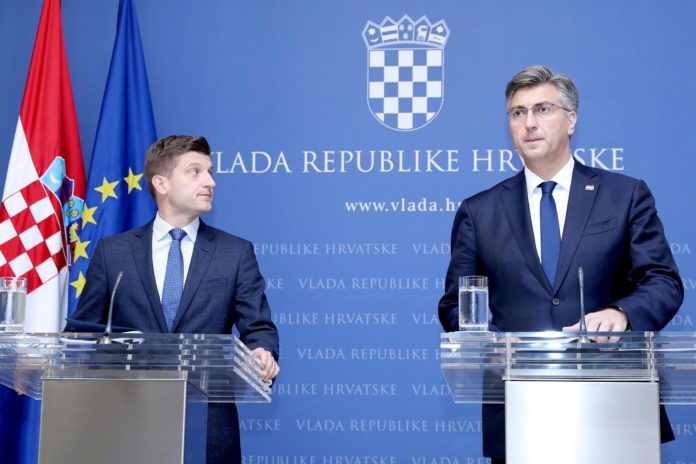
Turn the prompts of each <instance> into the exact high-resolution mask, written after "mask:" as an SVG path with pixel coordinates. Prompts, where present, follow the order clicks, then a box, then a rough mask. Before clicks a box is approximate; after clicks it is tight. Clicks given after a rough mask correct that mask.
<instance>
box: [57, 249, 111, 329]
mask: <svg viewBox="0 0 696 464" xmlns="http://www.w3.org/2000/svg"><path fill="white" fill-rule="evenodd" d="M106 278H107V275H106V261H105V259H104V242H103V241H102V240H100V241H99V242H98V243H97V246H96V247H95V251H94V254H93V255H92V260H91V261H90V263H89V267H88V268H87V278H86V282H85V286H84V287H83V290H82V294H81V295H80V298H79V299H78V302H77V308H76V309H75V312H74V313H73V315H72V319H76V320H79V321H84V322H91V323H96V324H105V323H106V315H107V311H108V300H109V296H108V289H107V281H106ZM67 328H68V329H70V326H68V327H67Z"/></svg>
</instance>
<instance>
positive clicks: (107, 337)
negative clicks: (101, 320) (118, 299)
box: [97, 271, 123, 345]
mask: <svg viewBox="0 0 696 464" xmlns="http://www.w3.org/2000/svg"><path fill="white" fill-rule="evenodd" d="M122 278H123V271H120V272H119V273H118V275H117V276H116V283H114V289H113V291H112V292H111V301H110V302H109V315H108V318H107V320H106V329H105V330H104V334H103V335H102V336H101V337H99V340H97V344H98V345H109V344H111V318H112V317H113V315H114V297H115V296H116V290H118V284H120V283H121V279H122Z"/></svg>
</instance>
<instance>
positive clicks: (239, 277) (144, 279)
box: [73, 136, 280, 463]
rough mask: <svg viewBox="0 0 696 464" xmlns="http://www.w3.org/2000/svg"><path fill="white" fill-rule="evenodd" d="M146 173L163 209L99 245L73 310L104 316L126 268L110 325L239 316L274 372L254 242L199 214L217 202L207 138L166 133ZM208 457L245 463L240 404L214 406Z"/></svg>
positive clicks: (152, 326)
mask: <svg viewBox="0 0 696 464" xmlns="http://www.w3.org/2000/svg"><path fill="white" fill-rule="evenodd" d="M145 177H146V179H147V182H148V186H149V189H150V193H152V195H153V196H154V198H155V201H156V203H157V215H156V217H155V218H154V219H153V220H152V221H151V222H149V223H148V224H146V225H144V226H143V227H140V228H137V229H133V230H130V231H127V232H124V233H122V234H118V235H115V236H112V237H108V238H105V239H103V240H101V241H100V242H99V243H98V244H97V247H96V250H95V252H94V255H93V256H92V261H91V262H90V265H89V269H88V271H87V283H86V285H85V288H84V291H83V293H82V296H81V297H80V300H79V303H78V307H77V309H76V311H75V314H74V315H73V317H74V319H78V320H81V321H87V322H97V323H105V322H106V318H107V310H108V307H109V300H110V295H111V291H112V290H113V285H114V283H115V280H116V276H117V275H118V273H119V272H121V271H124V274H123V281H122V282H121V284H120V290H119V292H118V294H117V295H116V297H115V298H114V310H113V323H114V325H119V326H124V327H132V328H134V329H137V330H140V331H142V332H146V333H159V332H165V333H166V332H180V333H213V334H229V333H232V326H233V325H236V327H237V330H238V331H239V336H240V339H241V340H242V341H243V342H244V343H245V344H246V345H247V346H248V347H249V348H250V349H251V350H252V351H253V353H254V355H256V357H257V358H258V360H259V362H260V364H261V366H262V368H263V378H264V380H270V379H273V378H275V377H276V376H277V375H278V372H279V371H280V368H279V367H278V363H277V359H278V349H279V347H278V332H277V330H276V327H275V325H274V324H273V322H272V321H271V312H270V308H269V306H268V302H267V301H266V295H265V293H264V289H265V283H264V280H263V277H262V276H261V273H260V271H259V266H258V263H257V262H256V257H255V255H254V251H253V247H252V245H251V243H250V242H248V241H246V240H244V239H241V238H239V237H235V236H233V235H230V234H227V233H225V232H223V231H220V230H218V229H215V228H213V227H210V226H208V225H206V224H205V223H204V222H203V221H202V220H201V219H200V218H199V216H200V215H201V214H203V213H206V212H208V211H210V209H211V208H212V204H213V203H212V202H213V189H214V188H215V181H214V180H213V177H212V162H211V152H210V146H209V145H208V142H207V140H206V139H205V138H203V137H189V136H170V137H165V138H163V139H161V140H159V141H157V142H155V143H154V144H153V145H152V146H151V147H150V149H149V150H148V153H147V157H146V159H145ZM177 242H178V243H177ZM175 262H177V263H178V264H177V265H174V263H175ZM182 286H183V289H182ZM177 288H178V291H177V290H176V289H177ZM206 456H207V462H208V463H240V462H241V450H240V444H239V423H238V417H237V410H236V408H235V406H234V404H210V405H209V407H208V442H207V454H206Z"/></svg>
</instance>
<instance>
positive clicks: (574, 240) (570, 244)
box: [554, 161, 601, 293]
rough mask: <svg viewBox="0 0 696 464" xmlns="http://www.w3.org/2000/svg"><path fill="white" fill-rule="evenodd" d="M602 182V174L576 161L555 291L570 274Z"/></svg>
mask: <svg viewBox="0 0 696 464" xmlns="http://www.w3.org/2000/svg"><path fill="white" fill-rule="evenodd" d="M600 184H601V177H600V176H598V175H597V174H596V173H595V172H593V171H592V170H590V169H588V168H587V167H585V166H583V165H582V164H580V163H578V162H577V161H576V162H575V168H574V169H573V181H572V182H571V185H570V197H569V198H568V210H567V212H566V220H565V225H564V226H563V238H562V240H561V255H560V257H559V259H558V269H557V270H556V284H555V285H554V293H555V292H556V291H557V290H558V288H559V287H560V286H561V284H562V283H563V280H564V279H565V278H566V277H567V275H568V271H569V267H570V263H571V261H572V260H573V256H574V255H575V250H577V248H578V244H579V243H580V237H582V234H583V232H584V230H585V225H586V224H587V219H588V218H589V217H590V211H591V210H592V205H594V202H595V198H597V194H598V192H599V189H600ZM590 185H591V186H592V187H591V188H589V189H588V188H587V186H590Z"/></svg>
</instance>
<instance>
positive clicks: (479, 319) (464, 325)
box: [459, 276, 489, 332]
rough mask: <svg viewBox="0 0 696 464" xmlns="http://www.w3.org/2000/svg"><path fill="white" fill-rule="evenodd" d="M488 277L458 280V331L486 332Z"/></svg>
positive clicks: (468, 277)
mask: <svg viewBox="0 0 696 464" xmlns="http://www.w3.org/2000/svg"><path fill="white" fill-rule="evenodd" d="M488 313H489V311H488V277H485V276H463V277H460V278H459V330H466V331H478V332H483V331H487V330H488Z"/></svg>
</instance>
